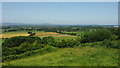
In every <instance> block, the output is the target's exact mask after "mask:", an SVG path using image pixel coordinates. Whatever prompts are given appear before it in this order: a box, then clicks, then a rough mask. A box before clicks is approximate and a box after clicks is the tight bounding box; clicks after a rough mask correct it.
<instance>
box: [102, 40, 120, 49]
mask: <svg viewBox="0 0 120 68" xmlns="http://www.w3.org/2000/svg"><path fill="white" fill-rule="evenodd" d="M102 43H103V46H106V47H107V48H117V49H119V45H120V41H111V40H109V39H105V40H104V41H103V42H102Z"/></svg>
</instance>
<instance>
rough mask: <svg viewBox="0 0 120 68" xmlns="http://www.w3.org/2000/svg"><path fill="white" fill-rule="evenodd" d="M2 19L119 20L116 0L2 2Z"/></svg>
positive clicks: (110, 22) (38, 21) (57, 21)
mask: <svg viewBox="0 0 120 68" xmlns="http://www.w3.org/2000/svg"><path fill="white" fill-rule="evenodd" d="M2 12H3V13H2V14H3V17H2V18H3V19H2V20H3V23H32V24H35V23H36V24H41V23H51V24H100V25H114V24H115V25H117V24H118V3H117V2H3V3H2Z"/></svg>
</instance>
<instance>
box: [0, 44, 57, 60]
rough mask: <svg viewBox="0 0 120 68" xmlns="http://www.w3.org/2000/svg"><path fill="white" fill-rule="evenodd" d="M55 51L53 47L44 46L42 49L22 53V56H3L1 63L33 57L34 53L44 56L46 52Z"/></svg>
mask: <svg viewBox="0 0 120 68" xmlns="http://www.w3.org/2000/svg"><path fill="white" fill-rule="evenodd" d="M55 50H56V48H55V47H52V46H46V47H44V48H41V49H37V50H32V51H27V52H25V53H22V54H15V55H9V56H3V57H2V58H3V59H2V61H10V60H15V59H20V58H23V57H26V56H30V55H33V54H35V53H39V54H45V53H48V52H53V51H55Z"/></svg>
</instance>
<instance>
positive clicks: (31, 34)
mask: <svg viewBox="0 0 120 68" xmlns="http://www.w3.org/2000/svg"><path fill="white" fill-rule="evenodd" d="M28 34H30V35H29V36H33V35H35V34H36V33H32V32H28Z"/></svg>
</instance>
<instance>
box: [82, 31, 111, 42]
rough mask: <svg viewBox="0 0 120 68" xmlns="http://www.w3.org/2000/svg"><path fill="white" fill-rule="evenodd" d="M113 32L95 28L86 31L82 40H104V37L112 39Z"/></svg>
mask: <svg viewBox="0 0 120 68" xmlns="http://www.w3.org/2000/svg"><path fill="white" fill-rule="evenodd" d="M110 38H111V33H110V32H109V31H107V30H104V29H100V30H93V31H89V32H86V33H84V34H83V35H82V37H81V42H82V43H86V42H96V41H103V40H104V39H110Z"/></svg>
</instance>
